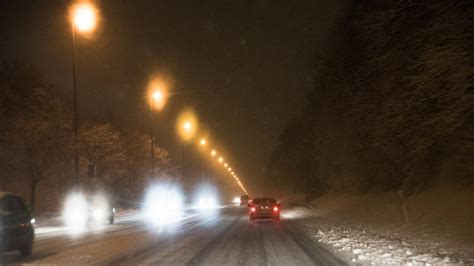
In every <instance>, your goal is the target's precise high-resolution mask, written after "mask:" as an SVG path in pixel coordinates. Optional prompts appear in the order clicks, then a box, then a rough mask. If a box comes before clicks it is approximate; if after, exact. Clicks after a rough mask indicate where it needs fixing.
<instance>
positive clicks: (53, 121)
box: [0, 63, 171, 210]
mask: <svg viewBox="0 0 474 266" xmlns="http://www.w3.org/2000/svg"><path fill="white" fill-rule="evenodd" d="M72 122H73V119H72V108H71V104H67V101H65V100H64V99H63V98H61V97H58V96H57V95H55V93H54V90H53V88H52V87H51V86H50V85H48V84H47V83H46V82H45V81H44V80H43V79H42V77H41V75H40V74H39V72H38V70H37V69H36V68H35V67H34V66H32V65H28V64H26V63H18V64H17V63H15V64H10V63H5V64H3V66H2V67H1V68H0V191H3V190H8V191H14V192H17V193H20V194H23V195H25V196H26V197H27V199H28V200H29V201H31V204H32V205H33V206H35V204H36V205H37V206H36V207H37V209H39V210H55V209H57V207H58V206H57V204H59V203H60V202H62V201H61V200H60V197H62V196H63V195H64V193H66V192H67V190H68V189H70V188H71V187H73V186H78V185H79V186H83V187H84V186H89V187H92V186H93V187H99V188H101V189H104V190H108V191H113V194H115V196H118V197H120V199H122V200H132V201H134V200H137V199H140V197H141V196H142V192H143V189H144V187H145V185H146V184H147V183H148V182H150V179H151V161H150V160H151V159H150V157H151V156H150V151H151V150H150V136H149V135H148V134H147V133H148V132H146V133H144V132H143V130H142V131H141V130H139V129H136V128H130V127H127V128H123V127H122V128H120V127H117V126H114V125H112V124H110V123H108V122H103V121H96V120H92V119H86V118H84V117H82V118H81V119H80V120H79V129H78V137H77V141H74V133H73V123H72ZM75 149H77V151H78V155H79V171H78V174H76V173H75V160H74V158H75V155H74V154H75V152H74V151H75ZM154 152H155V156H154V158H155V160H156V162H155V166H156V169H155V173H156V174H157V175H160V176H165V174H166V171H167V169H169V168H170V167H171V166H170V160H169V156H168V153H167V151H166V150H164V149H162V148H160V147H159V146H158V145H155V150H154ZM91 169H92V171H91ZM36 195H38V197H40V198H41V200H36Z"/></svg>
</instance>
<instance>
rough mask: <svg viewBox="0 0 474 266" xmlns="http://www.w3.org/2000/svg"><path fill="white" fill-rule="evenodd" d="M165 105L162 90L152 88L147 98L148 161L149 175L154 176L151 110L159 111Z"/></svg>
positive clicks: (153, 138)
mask: <svg viewBox="0 0 474 266" xmlns="http://www.w3.org/2000/svg"><path fill="white" fill-rule="evenodd" d="M164 103H165V95H164V90H163V89H161V88H153V89H152V91H151V93H150V96H149V104H150V142H151V143H150V159H151V175H152V176H153V175H155V132H154V126H153V109H158V110H161V109H162V108H163V106H164Z"/></svg>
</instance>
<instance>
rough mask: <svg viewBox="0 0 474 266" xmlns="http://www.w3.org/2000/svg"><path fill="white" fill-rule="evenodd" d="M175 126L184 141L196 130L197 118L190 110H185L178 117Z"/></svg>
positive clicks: (188, 139) (190, 138)
mask: <svg viewBox="0 0 474 266" xmlns="http://www.w3.org/2000/svg"><path fill="white" fill-rule="evenodd" d="M176 128H177V130H178V133H179V135H180V136H181V138H182V139H183V140H184V141H190V140H192V139H193V137H194V134H195V132H196V131H197V119H196V117H195V116H194V114H193V113H192V112H191V111H186V112H184V113H182V114H181V115H180V116H179V117H178V122H177V125H176Z"/></svg>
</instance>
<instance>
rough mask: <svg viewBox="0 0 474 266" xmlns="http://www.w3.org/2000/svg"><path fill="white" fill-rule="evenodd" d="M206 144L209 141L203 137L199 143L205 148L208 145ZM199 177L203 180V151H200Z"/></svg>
mask: <svg viewBox="0 0 474 266" xmlns="http://www.w3.org/2000/svg"><path fill="white" fill-rule="evenodd" d="M206 144H207V141H206V139H205V138H202V139H201V140H200V141H199V145H201V147H203V148H204V146H206ZM199 179H200V181H201V182H202V154H201V153H199Z"/></svg>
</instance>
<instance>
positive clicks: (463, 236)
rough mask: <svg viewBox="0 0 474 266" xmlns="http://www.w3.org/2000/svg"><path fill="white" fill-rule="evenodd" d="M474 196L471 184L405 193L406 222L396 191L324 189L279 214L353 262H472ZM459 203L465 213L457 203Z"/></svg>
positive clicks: (384, 263) (447, 263) (403, 263)
mask: <svg viewBox="0 0 474 266" xmlns="http://www.w3.org/2000/svg"><path fill="white" fill-rule="evenodd" d="M472 197H474V194H473V193H472V191H471V190H466V191H461V192H459V191H456V194H451V192H450V191H439V190H435V191H427V192H424V193H422V194H420V195H416V196H414V197H412V198H409V199H407V202H408V208H409V214H410V218H411V221H410V223H409V224H406V223H405V221H404V219H403V215H402V211H401V208H400V203H399V198H397V194H396V193H391V194H390V193H383V194H373V195H364V196H353V195H351V196H348V195H343V196H341V195H326V196H324V197H323V198H321V199H317V200H315V201H314V202H312V206H315V207H310V206H308V205H301V206H300V207H291V208H288V210H287V211H285V212H283V213H282V217H283V218H284V219H292V220H295V221H296V222H297V223H299V224H301V225H302V227H303V228H304V229H305V231H306V232H307V233H308V234H310V235H312V236H313V237H314V238H316V239H317V241H319V242H320V243H322V244H324V245H326V246H328V247H330V248H332V249H333V250H335V251H336V253H339V254H342V255H343V257H345V258H346V259H347V260H349V261H352V262H354V263H357V264H363V265H370V264H373V265H474V237H473V235H474V234H473V232H474V223H473V217H472V215H473V212H472V208H473V206H470V205H472V202H474V201H471V199H472ZM463 204H467V205H466V206H462V209H463V212H464V213H462V212H461V211H459V208H456V206H458V207H459V206H460V205H463ZM290 205H291V204H290ZM432 205H436V207H434V206H432ZM440 205H442V206H443V208H440V207H439V206H440ZM420 208H421V209H420ZM446 216H448V217H446Z"/></svg>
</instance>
